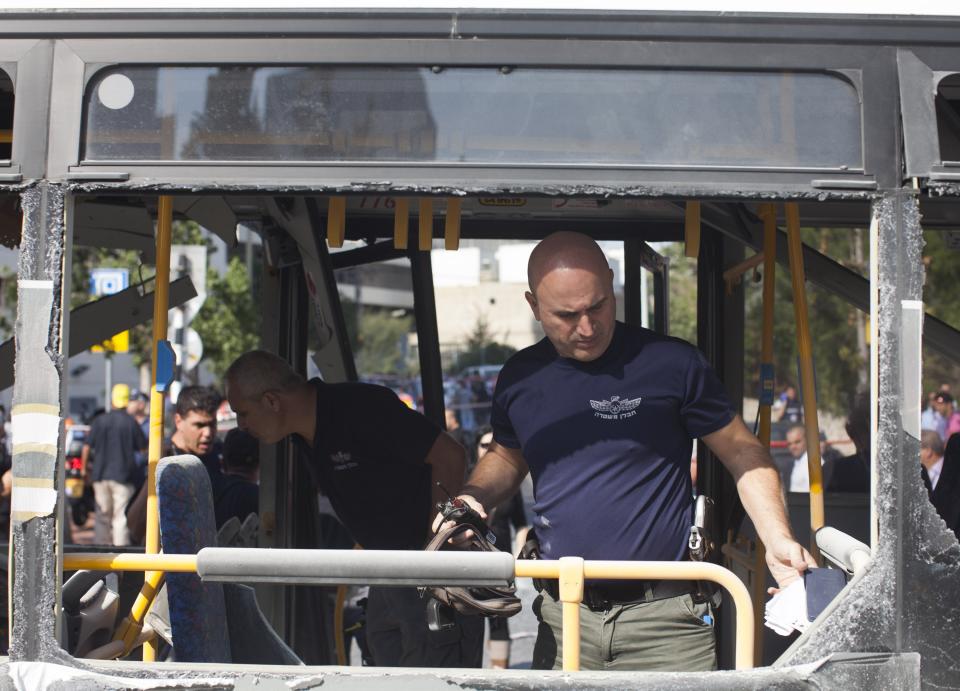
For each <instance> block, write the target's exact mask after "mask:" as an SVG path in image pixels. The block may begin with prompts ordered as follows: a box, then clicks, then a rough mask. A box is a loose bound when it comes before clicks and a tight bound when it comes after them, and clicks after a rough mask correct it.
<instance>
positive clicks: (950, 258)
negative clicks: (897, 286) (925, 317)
mask: <svg viewBox="0 0 960 691" xmlns="http://www.w3.org/2000/svg"><path fill="white" fill-rule="evenodd" d="M923 237H924V240H925V241H926V247H925V248H924V251H923V263H924V265H925V268H926V277H925V281H924V285H923V301H924V303H926V305H925V306H926V310H927V313H928V314H931V315H933V316H935V317H937V318H938V319H941V320H943V321H945V322H946V323H947V324H949V325H950V326H952V327H954V328H960V291H958V290H957V284H958V282H960V252H958V251H956V250H952V249H950V248H948V247H947V244H946V240H945V237H944V234H943V233H942V232H939V231H928V232H925V233H924V234H923ZM941 384H952V385H953V388H954V392H956V390H957V386H960V360H958V359H957V358H956V357H953V358H948V357H945V356H943V355H941V354H940V353H939V352H936V351H934V350H933V349H931V348H924V350H923V390H924V391H935V390H937V389H939V388H940V385H941Z"/></svg>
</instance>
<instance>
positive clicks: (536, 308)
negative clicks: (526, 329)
mask: <svg viewBox="0 0 960 691" xmlns="http://www.w3.org/2000/svg"><path fill="white" fill-rule="evenodd" d="M523 297H525V298H526V299H527V304H528V305H530V309H531V310H533V318H534V319H536V320H537V321H540V305H539V304H538V303H537V298H536V296H534V294H533V293H531V292H530V291H529V290H528V291H526V292H525V293H524V294H523Z"/></svg>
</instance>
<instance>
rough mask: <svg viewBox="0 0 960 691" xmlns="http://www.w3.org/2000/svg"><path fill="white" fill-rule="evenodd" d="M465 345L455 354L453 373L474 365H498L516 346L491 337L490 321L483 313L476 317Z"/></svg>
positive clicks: (515, 350) (514, 350)
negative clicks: (499, 341)
mask: <svg viewBox="0 0 960 691" xmlns="http://www.w3.org/2000/svg"><path fill="white" fill-rule="evenodd" d="M465 345H466V348H465V349H464V350H462V351H461V352H460V353H459V354H458V355H457V358H456V360H455V363H454V365H453V371H454V373H455V372H459V371H461V370H463V369H464V368H466V367H472V366H474V365H500V364H502V363H504V362H506V360H507V358H509V357H510V356H511V355H513V354H514V353H515V352H517V349H516V348H513V347H511V346H508V345H505V344H503V343H497V342H496V341H495V340H494V339H493V334H492V333H491V331H490V323H489V322H488V321H487V318H486V317H485V316H483V315H480V316H478V317H477V321H476V323H475V324H474V325H473V330H472V331H471V332H470V334H469V335H468V336H467V341H466V344H465Z"/></svg>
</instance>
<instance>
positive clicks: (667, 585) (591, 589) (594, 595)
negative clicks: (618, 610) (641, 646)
mask: <svg viewBox="0 0 960 691" xmlns="http://www.w3.org/2000/svg"><path fill="white" fill-rule="evenodd" d="M696 591H697V584H696V583H695V582H694V581H628V582H624V583H612V584H603V585H589V584H588V585H585V586H584V588H583V604H585V605H586V606H587V607H588V608H589V609H591V610H592V611H594V612H605V611H607V610H609V609H610V608H611V607H612V606H614V605H624V604H629V603H636V602H653V601H655V600H666V599H667V598H671V597H679V596H680V595H687V594H690V593H695V592H696Z"/></svg>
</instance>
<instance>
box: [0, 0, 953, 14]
mask: <svg viewBox="0 0 960 691" xmlns="http://www.w3.org/2000/svg"><path fill="white" fill-rule="evenodd" d="M164 9H171V10H198V11H203V10H217V11H221V12H226V11H231V10H234V11H243V12H250V11H251V10H264V11H277V10H371V9H374V10H399V11H409V10H450V11H470V10H520V11H525V10H539V11H551V10H553V11H565V12H566V11H589V12H591V13H596V12H606V11H611V12H624V11H627V12H629V11H637V12H656V13H661V12H662V13H669V14H674V13H678V12H691V13H701V14H702V13H706V14H716V15H729V14H741V13H743V14H756V15H784V14H802V15H806V16H810V15H857V16H864V15H869V16H873V17H880V16H922V17H935V16H960V3H957V2H956V1H955V0H917V1H916V2H913V3H903V2H894V1H893V0H874V1H871V0H782V1H781V2H777V3H774V4H771V3H770V2H763V1H761V0H725V1H724V2H717V1H716V0H652V1H649V0H648V1H646V2H638V1H636V0H633V1H631V0H597V2H591V3H586V2H583V0H511V1H510V2H509V3H507V2H503V0H500V2H489V1H482V0H481V1H478V0H421V1H420V2H410V1H409V0H364V1H362V2H361V1H358V0H323V1H320V0H278V1H276V2H266V1H265V0H203V1H199V2H198V1H191V0H140V1H139V2H131V0H5V2H4V3H3V8H2V9H0V12H8V11H18V12H20V11H24V10H28V11H33V12H37V13H44V12H47V11H53V12H56V11H58V10H60V11H63V10H70V11H78V12H83V13H87V12H91V13H92V12H98V11H117V10H121V11H123V10H129V11H130V12H132V13H136V12H142V11H145V10H147V11H155V10H164Z"/></svg>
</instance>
